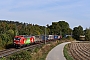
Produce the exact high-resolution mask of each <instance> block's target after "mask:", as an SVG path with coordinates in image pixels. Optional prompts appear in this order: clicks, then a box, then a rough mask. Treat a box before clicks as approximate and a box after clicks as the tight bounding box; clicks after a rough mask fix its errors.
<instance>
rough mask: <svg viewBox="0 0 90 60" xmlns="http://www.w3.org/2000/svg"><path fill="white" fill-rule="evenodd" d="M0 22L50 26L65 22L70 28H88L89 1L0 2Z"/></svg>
mask: <svg viewBox="0 0 90 60" xmlns="http://www.w3.org/2000/svg"><path fill="white" fill-rule="evenodd" d="M0 20H9V21H19V22H26V23H32V24H38V25H43V26H45V25H47V24H49V25H51V23H52V22H58V21H62V20H65V21H66V22H68V23H69V25H70V28H74V27H77V26H79V25H81V26H82V27H83V28H84V29H85V28H86V27H87V28H89V27H90V24H89V22H90V0H0Z"/></svg>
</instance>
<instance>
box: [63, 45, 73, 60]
mask: <svg viewBox="0 0 90 60" xmlns="http://www.w3.org/2000/svg"><path fill="white" fill-rule="evenodd" d="M63 52H64V56H65V58H66V59H67V60H73V58H72V57H71V56H70V55H69V53H68V44H67V45H65V47H64V50H63Z"/></svg>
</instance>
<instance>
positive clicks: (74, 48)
mask: <svg viewBox="0 0 90 60" xmlns="http://www.w3.org/2000/svg"><path fill="white" fill-rule="evenodd" d="M68 46H69V50H70V54H71V55H72V57H73V58H74V59H75V60H90V42H81V43H77V42H73V43H70V44H69V45H68Z"/></svg>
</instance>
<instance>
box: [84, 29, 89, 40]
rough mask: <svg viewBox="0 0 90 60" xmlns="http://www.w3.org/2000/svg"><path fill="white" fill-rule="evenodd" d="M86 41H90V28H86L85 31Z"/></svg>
mask: <svg viewBox="0 0 90 60" xmlns="http://www.w3.org/2000/svg"><path fill="white" fill-rule="evenodd" d="M85 40H89V41H90V28H89V29H88V28H86V30H85Z"/></svg>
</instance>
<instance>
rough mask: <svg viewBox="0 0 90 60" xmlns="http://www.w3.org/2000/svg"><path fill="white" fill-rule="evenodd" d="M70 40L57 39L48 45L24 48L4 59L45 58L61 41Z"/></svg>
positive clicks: (42, 59) (34, 59)
mask: <svg viewBox="0 0 90 60" xmlns="http://www.w3.org/2000/svg"><path fill="white" fill-rule="evenodd" d="M66 41H68V40H57V41H55V42H50V43H48V44H46V45H42V46H41V47H36V48H35V49H33V50H31V49H29V50H23V51H20V52H17V53H15V54H13V55H11V56H9V57H7V58H5V57H4V58H2V59H3V60H45V59H46V56H47V54H48V52H49V51H50V50H51V49H52V48H54V47H55V46H57V45H58V44H60V43H63V42H66Z"/></svg>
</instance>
